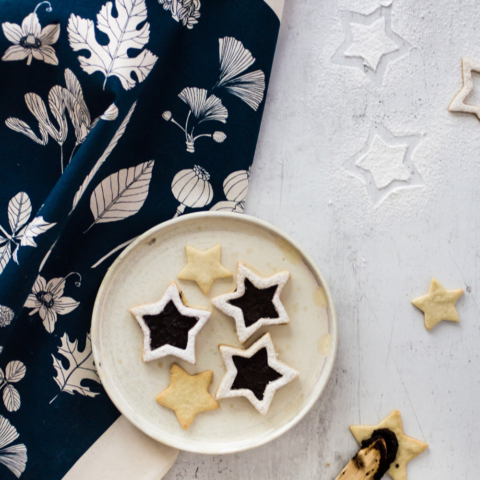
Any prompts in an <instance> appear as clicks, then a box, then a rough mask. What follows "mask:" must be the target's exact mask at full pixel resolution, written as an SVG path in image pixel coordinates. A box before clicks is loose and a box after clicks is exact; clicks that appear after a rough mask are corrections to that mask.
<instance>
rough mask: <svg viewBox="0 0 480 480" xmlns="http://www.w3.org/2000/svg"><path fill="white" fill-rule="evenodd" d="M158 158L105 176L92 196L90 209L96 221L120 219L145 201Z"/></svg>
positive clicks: (135, 211) (141, 205)
mask: <svg viewBox="0 0 480 480" xmlns="http://www.w3.org/2000/svg"><path fill="white" fill-rule="evenodd" d="M154 164H155V161H154V160H150V161H148V162H145V163H141V164H140V165H137V166H136V167H130V168H123V169H122V170H119V171H118V172H115V173H112V174H111V175H110V176H108V177H107V178H105V179H104V180H102V182H101V183H100V184H99V185H98V186H97V187H96V188H95V190H94V191H93V193H92V196H91V197H90V209H91V211H92V214H93V218H94V222H93V223H92V224H91V225H90V227H88V229H87V230H86V231H87V232H88V230H90V228H92V227H93V226H94V225H95V224H96V223H107V222H118V221H119V220H124V219H125V218H128V217H131V216H132V215H135V214H136V213H137V212H138V211H139V210H140V209H141V208H142V207H143V204H144V203H145V200H146V199H147V195H148V187H149V186H150V180H151V179H152V170H153V166H154Z"/></svg>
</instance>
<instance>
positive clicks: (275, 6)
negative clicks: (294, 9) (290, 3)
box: [264, 0, 285, 21]
mask: <svg viewBox="0 0 480 480" xmlns="http://www.w3.org/2000/svg"><path fill="white" fill-rule="evenodd" d="M264 1H265V3H266V4H267V5H268V6H269V7H270V8H271V9H272V10H273V11H274V12H275V14H276V15H277V17H278V19H279V20H280V21H282V13H283V5H284V3H285V0H264Z"/></svg>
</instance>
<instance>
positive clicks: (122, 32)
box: [67, 0, 157, 90]
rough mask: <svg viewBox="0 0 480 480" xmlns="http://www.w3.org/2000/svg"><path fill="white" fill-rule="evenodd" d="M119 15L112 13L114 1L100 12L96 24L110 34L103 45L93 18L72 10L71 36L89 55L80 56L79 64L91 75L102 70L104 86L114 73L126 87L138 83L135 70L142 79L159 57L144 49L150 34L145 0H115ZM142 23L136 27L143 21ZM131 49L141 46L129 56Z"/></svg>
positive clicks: (70, 40) (74, 48) (76, 50)
mask: <svg viewBox="0 0 480 480" xmlns="http://www.w3.org/2000/svg"><path fill="white" fill-rule="evenodd" d="M115 7H116V10H117V16H116V17H114V16H113V14H112V8H113V3H112V2H107V3H106V4H105V5H104V6H103V7H102V8H101V10H100V13H99V14H98V15H97V27H98V29H99V30H100V31H101V32H103V33H105V34H106V35H107V36H108V38H109V43H108V45H100V44H99V43H98V42H97V40H96V38H95V26H94V24H93V21H92V20H88V19H84V18H81V17H80V16H78V15H74V14H72V15H71V16H70V18H69V20H68V28H67V31H68V39H69V42H70V46H71V47H72V49H73V50H74V51H75V52H78V51H80V50H88V51H89V52H90V57H89V58H86V57H83V56H80V57H78V60H79V61H80V66H81V67H82V68H83V70H85V72H87V73H88V74H89V75H91V74H92V73H94V72H101V73H102V74H103V75H104V76H105V81H104V84H103V88H105V84H106V82H107V80H108V78H109V77H111V76H112V75H115V76H116V77H118V79H119V80H120V82H121V84H122V87H123V88H124V89H125V90H130V89H131V88H133V87H134V86H135V85H136V81H135V80H134V79H133V78H132V73H133V72H135V74H136V76H137V78H138V81H139V82H143V81H144V80H145V78H146V77H147V75H148V74H149V73H150V70H151V69H152V68H153V66H154V65H155V62H156V61H157V57H156V55H154V54H153V53H152V52H150V51H149V50H146V49H145V50H142V49H143V48H144V47H145V45H146V44H147V43H148V40H149V38H150V24H149V23H148V22H146V20H147V7H146V5H145V0H115ZM143 22H145V23H144V24H143V26H142V27H141V28H140V29H137V28H138V26H139V25H140V24H142V23H143ZM129 49H137V50H142V51H141V52H140V53H139V54H138V55H137V56H136V57H131V56H128V54H127V52H128V50H129Z"/></svg>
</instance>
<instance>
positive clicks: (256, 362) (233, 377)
mask: <svg viewBox="0 0 480 480" xmlns="http://www.w3.org/2000/svg"><path fill="white" fill-rule="evenodd" d="M219 350H220V355H221V356H222V360H223V363H224V364H225V368H226V370H227V371H226V373H225V376H224V377H223V379H222V381H221V383H220V386H219V387H218V390H217V393H216V394H215V398H217V399H220V398H231V397H246V398H248V400H250V402H251V403H252V405H253V406H254V407H255V408H256V409H257V410H258V411H259V412H260V413H261V414H263V415H264V414H265V413H267V411H268V409H269V408H270V404H271V403H272V400H273V397H274V395H275V392H276V391H277V390H278V389H279V388H281V387H283V386H284V385H286V384H287V383H289V382H291V381H292V380H293V379H295V378H296V377H298V375H299V372H298V371H297V370H295V369H293V368H291V367H289V366H288V365H286V364H285V363H283V362H281V361H280V360H278V359H277V354H276V353H275V347H274V346H273V342H272V338H271V337H270V334H269V333H266V334H265V335H264V336H263V337H261V338H260V339H259V340H257V341H256V342H255V343H254V344H253V345H252V346H251V347H250V348H248V349H246V350H245V349H242V348H235V347H230V346H228V345H220V346H219Z"/></svg>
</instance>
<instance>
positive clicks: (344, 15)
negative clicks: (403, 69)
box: [331, 4, 411, 85]
mask: <svg viewBox="0 0 480 480" xmlns="http://www.w3.org/2000/svg"><path fill="white" fill-rule="evenodd" d="M391 9H392V5H391V4H389V5H386V6H380V7H378V8H377V9H376V10H374V11H373V12H372V13H370V14H368V15H365V14H362V13H358V12H352V11H349V10H340V11H339V12H338V14H339V17H340V19H341V24H342V28H343V32H344V34H345V38H344V40H343V42H342V43H341V44H340V46H339V47H338V48H337V50H336V51H335V53H334V54H333V56H332V58H331V61H332V63H335V64H338V65H342V66H351V67H354V68H358V69H359V70H361V71H362V72H363V73H364V74H365V75H366V76H367V77H368V78H369V79H370V80H371V81H373V82H375V83H376V84H377V85H381V84H382V83H383V79H384V76H385V73H386V72H387V69H388V67H389V65H390V64H391V63H392V62H394V61H395V60H397V59H399V58H401V57H403V56H405V55H408V53H409V52H410V50H411V45H410V44H409V43H408V42H407V41H406V40H405V39H403V38H402V37H401V36H400V35H398V34H397V33H395V32H394V31H393V30H392V26H391V14H392V11H391ZM381 19H384V22H385V32H384V33H385V36H386V37H387V38H388V39H389V40H391V41H392V42H393V43H394V44H395V45H396V47H397V48H396V49H395V50H393V51H392V50H391V51H387V50H388V49H387V50H386V51H385V53H384V54H382V55H381V57H380V60H379V61H378V64H377V65H376V68H371V66H369V65H368V61H367V60H366V59H365V58H364V57H361V56H347V55H346V52H347V51H348V49H349V48H351V47H352V46H353V45H354V43H355V42H354V38H353V32H352V24H354V25H358V26H364V27H366V28H367V27H371V26H372V25H374V24H375V23H376V22H378V21H379V20H381Z"/></svg>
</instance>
